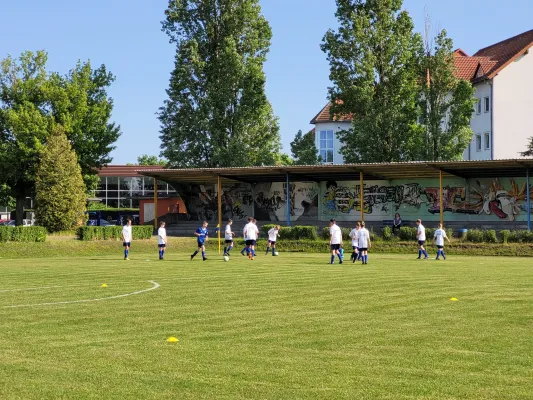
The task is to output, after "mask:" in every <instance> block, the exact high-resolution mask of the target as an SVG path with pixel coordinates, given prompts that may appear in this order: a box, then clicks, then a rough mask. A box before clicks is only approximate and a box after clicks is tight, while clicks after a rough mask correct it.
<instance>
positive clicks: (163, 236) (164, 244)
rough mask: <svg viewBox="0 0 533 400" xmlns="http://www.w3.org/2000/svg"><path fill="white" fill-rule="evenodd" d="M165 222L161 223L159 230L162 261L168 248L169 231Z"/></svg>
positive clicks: (158, 244)
mask: <svg viewBox="0 0 533 400" xmlns="http://www.w3.org/2000/svg"><path fill="white" fill-rule="evenodd" d="M165 225H166V224H165V221H161V223H160V224H159V229H158V230H157V247H159V259H160V260H162V259H163V257H164V255H165V249H166V247H167V230H166V228H165Z"/></svg>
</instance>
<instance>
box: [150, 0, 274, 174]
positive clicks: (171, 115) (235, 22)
mask: <svg viewBox="0 0 533 400" xmlns="http://www.w3.org/2000/svg"><path fill="white" fill-rule="evenodd" d="M165 14H166V20H165V21H163V23H162V24H163V31H165V32H166V33H167V34H168V35H169V37H170V42H171V43H175V44H176V56H175V68H174V70H173V71H172V73H171V77H170V85H169V88H168V90H167V95H168V99H167V100H166V101H165V103H164V105H163V107H161V108H160V112H159V120H160V121H161V141H162V144H161V148H162V152H161V155H162V156H164V157H165V158H167V159H168V160H169V165H170V166H172V167H185V168H186V167H231V166H250V165H273V164H274V163H275V162H276V160H277V157H278V156H277V154H278V153H279V151H280V135H279V126H278V120H277V118H276V117H275V116H274V114H273V111H272V107H271V105H270V103H269V101H268V99H267V97H266V94H265V74H264V72H263V64H264V62H265V60H266V55H267V53H268V50H269V46H270V39H271V37H272V32H271V29H270V26H269V24H268V22H267V21H266V19H265V18H264V16H263V15H261V7H260V5H259V0H187V1H183V0H169V3H168V9H167V10H166V12H165Z"/></svg>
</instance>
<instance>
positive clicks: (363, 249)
mask: <svg viewBox="0 0 533 400" xmlns="http://www.w3.org/2000/svg"><path fill="white" fill-rule="evenodd" d="M359 251H368V247H361V248H360V249H359Z"/></svg>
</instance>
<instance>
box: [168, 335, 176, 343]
mask: <svg viewBox="0 0 533 400" xmlns="http://www.w3.org/2000/svg"><path fill="white" fill-rule="evenodd" d="M167 342H169V343H176V342H178V338H175V337H174V336H171V337H169V338H168V339H167Z"/></svg>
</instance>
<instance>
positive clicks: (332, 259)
mask: <svg viewBox="0 0 533 400" xmlns="http://www.w3.org/2000/svg"><path fill="white" fill-rule="evenodd" d="M334 262H335V256H334V255H333V254H332V255H331V264H333V263H334Z"/></svg>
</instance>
